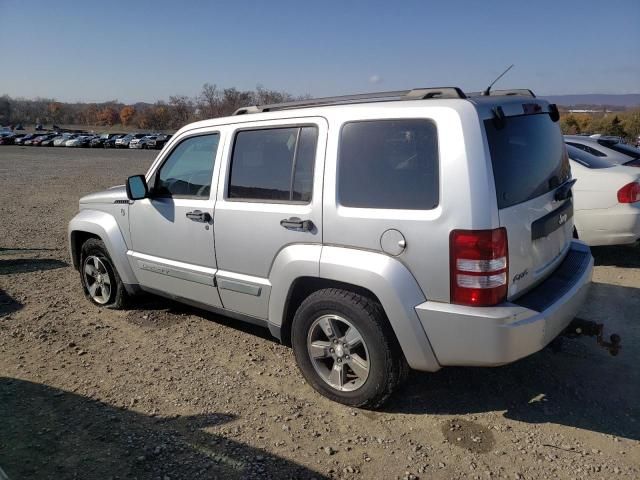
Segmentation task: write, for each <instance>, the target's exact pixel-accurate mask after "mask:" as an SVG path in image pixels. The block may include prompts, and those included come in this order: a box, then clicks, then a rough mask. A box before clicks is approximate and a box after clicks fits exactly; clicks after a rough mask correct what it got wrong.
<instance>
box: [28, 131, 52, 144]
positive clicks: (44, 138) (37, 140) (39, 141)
mask: <svg viewBox="0 0 640 480" xmlns="http://www.w3.org/2000/svg"><path fill="white" fill-rule="evenodd" d="M56 135H58V134H57V133H48V134H47V135H40V136H39V137H36V138H35V139H33V140H32V141H31V145H33V146H34V147H40V146H41V145H42V142H44V141H47V140H49V139H51V138H53V137H55V136H56Z"/></svg>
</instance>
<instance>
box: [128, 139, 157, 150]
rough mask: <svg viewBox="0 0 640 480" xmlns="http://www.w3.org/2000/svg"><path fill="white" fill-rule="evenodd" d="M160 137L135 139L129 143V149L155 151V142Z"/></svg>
mask: <svg viewBox="0 0 640 480" xmlns="http://www.w3.org/2000/svg"><path fill="white" fill-rule="evenodd" d="M160 137H161V136H160V135H147V136H146V137H142V138H134V139H133V140H131V142H130V143H129V148H137V149H142V150H147V149H153V148H155V142H156V141H157V139H158V138H160ZM152 142H153V146H152Z"/></svg>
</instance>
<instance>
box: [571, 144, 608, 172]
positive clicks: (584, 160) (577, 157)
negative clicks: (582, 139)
mask: <svg viewBox="0 0 640 480" xmlns="http://www.w3.org/2000/svg"><path fill="white" fill-rule="evenodd" d="M567 152H568V153H569V158H570V159H571V160H573V161H574V162H578V163H579V164H580V165H582V166H583V167H587V168H609V167H613V163H611V162H610V161H608V160H604V159H603V158H599V157H595V156H593V155H591V154H589V153H587V152H586V151H584V150H580V149H578V148H575V147H572V146H571V145H568V146H567Z"/></svg>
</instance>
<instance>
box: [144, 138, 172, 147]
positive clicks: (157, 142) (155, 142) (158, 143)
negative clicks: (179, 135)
mask: <svg viewBox="0 0 640 480" xmlns="http://www.w3.org/2000/svg"><path fill="white" fill-rule="evenodd" d="M171 137H172V135H157V136H155V138H150V139H149V140H147V143H146V148H150V149H153V150H161V149H162V148H163V147H164V146H165V145H166V143H167V142H168V141H169V139H170V138H171Z"/></svg>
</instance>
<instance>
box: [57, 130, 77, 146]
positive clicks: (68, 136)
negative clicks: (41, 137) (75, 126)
mask: <svg viewBox="0 0 640 480" xmlns="http://www.w3.org/2000/svg"><path fill="white" fill-rule="evenodd" d="M76 137H78V135H77V134H75V133H63V134H62V135H61V136H59V137H56V138H55V139H54V140H53V146H54V147H64V146H65V144H66V143H67V141H69V140H73V139H74V138H76Z"/></svg>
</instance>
